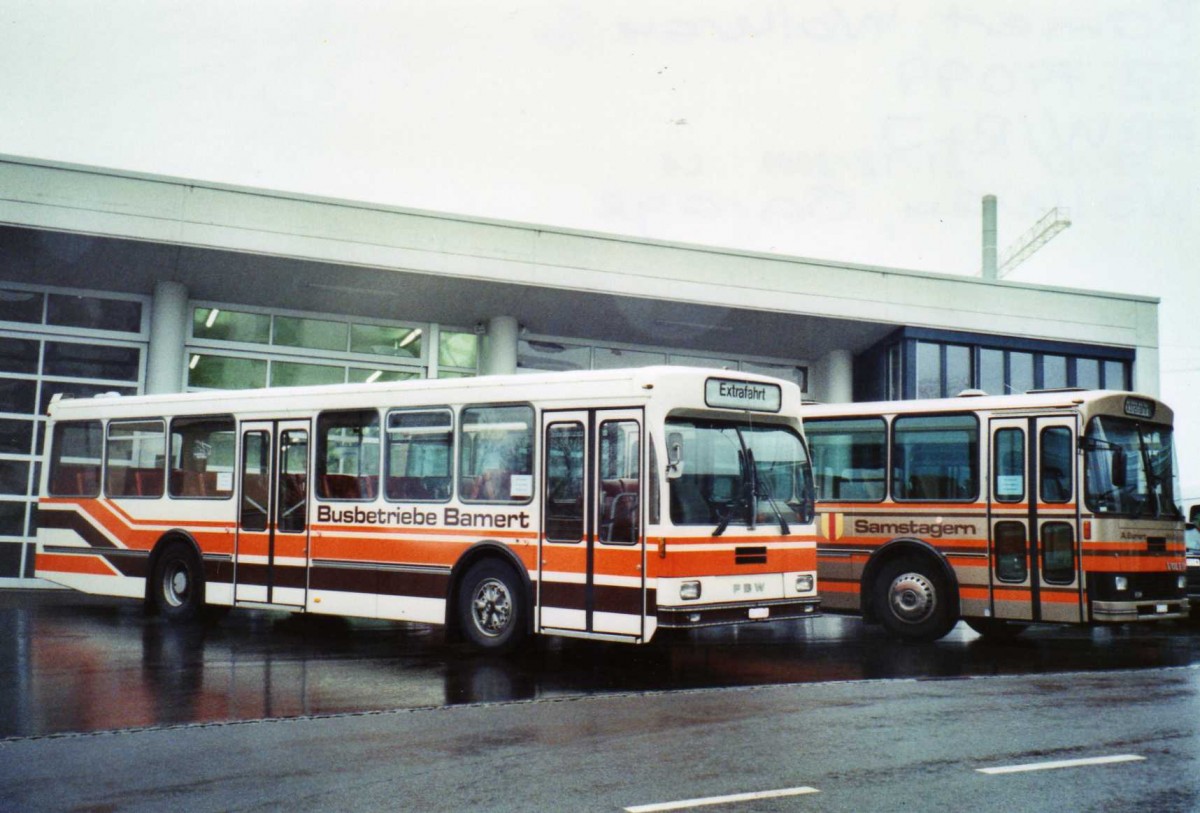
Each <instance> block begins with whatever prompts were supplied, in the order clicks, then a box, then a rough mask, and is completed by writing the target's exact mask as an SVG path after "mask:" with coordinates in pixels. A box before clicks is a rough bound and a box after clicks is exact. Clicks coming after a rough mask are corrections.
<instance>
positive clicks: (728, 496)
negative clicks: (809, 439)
mask: <svg viewBox="0 0 1200 813" xmlns="http://www.w3.org/2000/svg"><path fill="white" fill-rule="evenodd" d="M667 459H668V466H667V479H668V481H669V483H670V502H671V521H672V522H673V523H674V524H676V525H711V526H712V527H713V532H712V533H713V535H714V536H720V535H721V534H722V533H723V532H724V531H725V529H726V528H727V527H728V526H729V525H731V524H733V525H745V526H747V527H749V528H751V529H753V528H754V527H755V526H756V525H757V524H760V523H770V524H776V525H778V526H779V527H780V532H781V533H784V534H787V533H790V527H789V523H792V522H800V523H806V522H811V521H812V515H813V508H812V501H813V488H812V471H811V469H810V468H809V464H808V455H807V453H806V452H805V449H804V443H803V442H802V441H801V440H800V437H799V435H797V434H796V433H794V432H793V431H792V430H791V429H789V428H787V427H784V426H775V425H761V424H760V425H752V424H750V423H740V422H733V421H702V420H693V419H672V420H668V421H667ZM751 472H753V476H751Z"/></svg>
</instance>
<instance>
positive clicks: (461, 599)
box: [458, 559, 528, 653]
mask: <svg viewBox="0 0 1200 813" xmlns="http://www.w3.org/2000/svg"><path fill="white" fill-rule="evenodd" d="M458 624H459V629H460V630H461V631H462V634H463V635H464V636H465V637H466V639H467V641H468V642H470V643H471V644H472V645H473V646H475V647H478V648H479V649H484V650H487V651H489V652H496V653H503V652H511V651H512V650H514V649H516V648H517V646H518V645H519V644H520V643H521V642H522V641H524V639H525V635H526V631H527V627H528V625H527V623H526V602H525V599H524V592H523V590H522V587H521V581H520V579H519V578H518V576H517V574H516V572H515V571H514V570H513V569H512V567H510V566H509V565H507V564H505V563H504V562H501V561H499V560H497V559H484V560H483V561H481V562H476V563H475V564H474V565H472V566H471V568H470V569H469V570H468V571H467V575H466V576H464V577H463V581H462V586H461V589H460V590H459V591H458Z"/></svg>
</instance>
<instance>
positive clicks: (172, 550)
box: [151, 542, 204, 624]
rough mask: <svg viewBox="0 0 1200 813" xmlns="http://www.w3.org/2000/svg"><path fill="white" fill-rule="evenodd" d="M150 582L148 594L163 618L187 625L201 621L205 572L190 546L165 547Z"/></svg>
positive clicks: (171, 543)
mask: <svg viewBox="0 0 1200 813" xmlns="http://www.w3.org/2000/svg"><path fill="white" fill-rule="evenodd" d="M151 578H152V580H153V581H152V585H151V594H152V595H153V597H154V603H155V605H157V607H158V611H159V612H160V613H161V614H162V616H163V617H164V618H166V619H167V620H168V621H170V622H172V623H175V624H186V623H188V622H191V621H195V620H196V619H197V618H199V617H200V613H201V611H203V609H204V569H203V568H202V567H201V564H200V557H199V556H197V555H196V552H195V550H193V549H192V547H191V545H188V544H187V543H185V542H170V543H168V544H167V547H166V548H164V549H163V552H162V554H161V555H160V556H159V557H158V561H157V562H156V563H155V565H154V574H153V576H152V577H151Z"/></svg>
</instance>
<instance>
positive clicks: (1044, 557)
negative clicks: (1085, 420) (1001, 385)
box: [1030, 416, 1084, 622]
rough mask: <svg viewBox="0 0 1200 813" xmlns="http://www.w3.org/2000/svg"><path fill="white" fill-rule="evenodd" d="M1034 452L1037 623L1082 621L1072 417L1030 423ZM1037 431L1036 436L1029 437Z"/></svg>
mask: <svg viewBox="0 0 1200 813" xmlns="http://www.w3.org/2000/svg"><path fill="white" fill-rule="evenodd" d="M1032 424H1033V430H1031V432H1030V435H1031V437H1032V439H1033V441H1034V442H1033V445H1034V450H1033V453H1032V454H1031V455H1030V468H1031V469H1032V470H1033V471H1035V472H1036V473H1037V493H1036V494H1035V495H1034V496H1035V497H1036V498H1037V499H1036V502H1035V504H1034V506H1033V507H1032V509H1031V511H1030V517H1031V523H1032V525H1033V527H1034V528H1036V529H1037V531H1036V533H1035V534H1034V541H1035V544H1034V554H1035V556H1036V560H1035V562H1034V564H1033V567H1034V572H1035V574H1036V576H1037V582H1036V584H1035V586H1034V591H1033V596H1034V602H1035V604H1036V607H1037V618H1038V619H1039V620H1041V621H1061V622H1078V621H1083V620H1084V601H1083V578H1082V577H1081V575H1080V547H1079V545H1080V541H1079V502H1078V496H1077V495H1078V492H1079V483H1078V482H1077V478H1078V477H1079V465H1078V460H1079V457H1078V454H1077V453H1076V441H1077V436H1078V428H1077V426H1076V419H1075V417H1074V416H1063V417H1045V418H1037V419H1035V420H1034V421H1032ZM1034 431H1036V433H1037V434H1036V436H1033V432H1034Z"/></svg>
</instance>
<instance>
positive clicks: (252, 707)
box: [0, 591, 1200, 740]
mask: <svg viewBox="0 0 1200 813" xmlns="http://www.w3.org/2000/svg"><path fill="white" fill-rule="evenodd" d="M1194 664H1200V626H1198V625H1195V624H1185V623H1166V624H1158V625H1153V626H1147V625H1138V626H1131V627H1121V628H1103V629H1085V628H1068V627H1049V626H1047V627H1041V628H1034V629H1030V630H1028V631H1026V632H1025V633H1024V634H1023V635H1022V636H1021V637H1020V638H1018V639H1016V640H1015V641H1012V642H1006V643H1000V644H997V643H992V642H988V641H984V640H982V639H980V638H979V637H978V636H976V635H975V634H974V633H973V632H971V631H970V630H968V629H967V628H966V627H965V626H962V625H959V627H958V628H956V629H955V630H954V631H953V632H952V633H951V634H950V635H949V636H947V637H946V638H945V639H943V640H942V641H939V642H937V643H934V644H925V645H911V644H904V643H899V642H896V641H893V640H891V639H889V638H888V637H887V636H885V635H884V633H883V632H882V631H881V630H880V629H879V628H876V627H868V626H864V625H863V624H862V623H861V622H860V621H859V620H857V619H854V618H846V617H838V616H826V617H823V618H817V619H809V620H805V621H799V622H795V623H789V624H778V623H777V624H765V625H757V626H749V627H740V628H725V629H717V630H710V631H700V632H693V633H687V634H676V635H670V636H667V635H664V636H662V637H661V638H660V639H656V640H655V641H654V642H653V643H652V644H650V645H648V646H643V647H630V646H622V645H617V644H604V643H598V642H589V641H576V640H569V639H554V638H545V639H538V640H537V641H536V642H535V643H534V644H533V645H532V646H530V647H529V648H528V649H527V650H526V651H524V652H522V653H520V654H518V655H515V656H510V657H506V658H496V657H491V656H485V655H478V654H475V653H472V652H471V651H469V650H467V649H465V648H464V647H462V646H459V645H452V644H447V643H446V642H445V641H444V640H443V637H442V634H441V630H440V628H437V627H428V626H424V625H417V624H395V623H385V622H371V621H352V620H343V619H329V618H315V617H304V616H294V615H291V614H288V613H283V612H278V613H276V612H268V611H259V610H251V611H234V612H231V613H229V614H228V615H226V616H225V617H224V618H222V619H221V620H220V621H219V622H217V623H215V624H208V625H196V626H188V627H174V626H171V625H169V624H167V623H165V622H163V621H162V620H160V619H157V618H148V617H146V616H145V615H144V614H143V613H142V610H141V606H140V604H138V603H136V602H127V601H120V600H114V599H98V598H93V597H88V596H83V595H80V594H76V593H68V592H59V591H53V592H51V591H0V692H2V693H3V697H4V702H3V703H2V704H0V740H5V739H8V740H14V739H23V738H36V737H44V736H48V735H49V736H53V735H61V734H67V733H83V732H95V731H110V730H121V729H139V728H148V727H160V726H178V725H188V724H195V723H200V724H206V723H229V722H238V721H248V720H262V719H274V718H294V717H311V716H326V715H338V714H347V713H359V712H381V711H393V710H400V709H431V708H440V707H446V706H455V705H462V704H475V703H497V702H508V701H530V700H553V699H566V698H577V697H582V696H590V695H605V694H619V693H640V692H668V691H674V690H682V689H707V688H724V687H745V686H761V685H783V684H803V683H825V682H830V681H848V680H862V679H868V680H870V679H882V678H919V679H928V678H952V677H971V676H993V675H1043V674H1047V673H1063V672H1090V671H1102V670H1141V669H1153V668H1159V667H1174V666H1191V665H1194Z"/></svg>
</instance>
